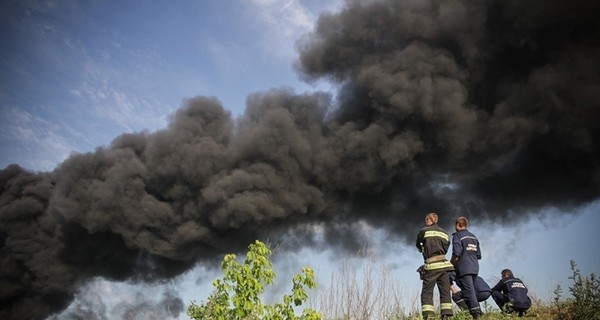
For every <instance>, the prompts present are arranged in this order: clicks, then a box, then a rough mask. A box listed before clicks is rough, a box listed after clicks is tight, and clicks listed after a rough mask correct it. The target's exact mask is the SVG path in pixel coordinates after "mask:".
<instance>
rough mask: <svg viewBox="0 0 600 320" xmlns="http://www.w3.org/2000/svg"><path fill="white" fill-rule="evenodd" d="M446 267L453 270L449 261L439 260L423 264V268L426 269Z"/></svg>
mask: <svg viewBox="0 0 600 320" xmlns="http://www.w3.org/2000/svg"><path fill="white" fill-rule="evenodd" d="M446 268H450V269H451V270H454V266H453V265H452V263H450V261H440V262H434V263H427V264H425V270H427V271H430V270H438V269H446Z"/></svg>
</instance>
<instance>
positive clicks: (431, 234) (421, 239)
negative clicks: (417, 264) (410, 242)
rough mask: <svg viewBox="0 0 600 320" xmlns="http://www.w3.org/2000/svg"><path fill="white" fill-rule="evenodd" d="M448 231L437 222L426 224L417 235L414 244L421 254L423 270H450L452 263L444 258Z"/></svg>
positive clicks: (448, 243)
mask: <svg viewBox="0 0 600 320" xmlns="http://www.w3.org/2000/svg"><path fill="white" fill-rule="evenodd" d="M449 239H450V237H449V236H448V233H446V231H445V230H444V229H442V228H440V227H439V226H438V225H437V224H433V225H430V226H426V227H424V228H423V229H421V231H419V234H418V235H417V242H416V246H417V249H418V250H419V252H421V253H422V254H423V260H424V261H425V270H452V269H453V266H452V264H451V263H450V262H449V261H447V260H446V257H445V256H446V253H447V252H448V248H449V247H450V240H449Z"/></svg>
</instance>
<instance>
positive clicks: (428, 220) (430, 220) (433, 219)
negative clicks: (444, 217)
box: [425, 212, 438, 226]
mask: <svg viewBox="0 0 600 320" xmlns="http://www.w3.org/2000/svg"><path fill="white" fill-rule="evenodd" d="M437 222H438V215H437V213H435V212H430V213H428V214H427V215H425V225H427V226H431V225H434V224H436V223H437Z"/></svg>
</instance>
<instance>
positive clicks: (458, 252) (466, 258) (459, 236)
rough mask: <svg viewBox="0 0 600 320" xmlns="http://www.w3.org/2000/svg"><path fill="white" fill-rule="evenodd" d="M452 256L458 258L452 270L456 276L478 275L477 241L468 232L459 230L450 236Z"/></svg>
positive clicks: (479, 251) (478, 250)
mask: <svg viewBox="0 0 600 320" xmlns="http://www.w3.org/2000/svg"><path fill="white" fill-rule="evenodd" d="M452 255H453V256H458V257H459V259H458V261H457V262H456V263H455V265H454V268H455V270H456V275H457V276H458V277H462V276H465V275H468V274H479V261H478V260H480V259H481V250H480V247H479V240H478V239H477V237H475V235H473V234H472V233H471V232H469V230H466V229H465V230H461V231H457V232H455V233H453V234H452Z"/></svg>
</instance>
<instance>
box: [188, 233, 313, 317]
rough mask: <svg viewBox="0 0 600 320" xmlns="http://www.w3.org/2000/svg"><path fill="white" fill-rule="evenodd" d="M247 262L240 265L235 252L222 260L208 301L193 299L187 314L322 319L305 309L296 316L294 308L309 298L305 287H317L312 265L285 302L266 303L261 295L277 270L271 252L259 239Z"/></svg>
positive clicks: (300, 275)
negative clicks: (220, 275) (199, 302)
mask: <svg viewBox="0 0 600 320" xmlns="http://www.w3.org/2000/svg"><path fill="white" fill-rule="evenodd" d="M248 248H249V251H248V253H247V254H246V260H245V261H244V264H239V263H238V262H237V260H236V255H235V254H228V255H225V257H224V259H223V263H222V265H221V266H222V269H223V273H224V276H223V279H216V280H215V281H213V286H214V287H215V289H214V291H213V293H212V294H211V295H210V297H209V298H208V301H207V302H206V303H203V304H196V303H195V302H194V301H192V303H191V305H190V306H189V307H188V310H187V314H188V315H189V316H190V317H192V318H193V319H198V320H199V319H203V320H238V319H239V320H242V319H243V320H259V319H260V320H319V319H321V315H320V314H319V313H317V312H315V311H313V310H311V309H305V310H304V311H303V312H302V315H300V316H296V314H295V311H294V307H299V306H301V305H302V303H304V302H305V301H306V300H307V299H308V294H307V293H306V288H315V287H316V282H315V281H314V273H313V270H312V269H311V268H307V267H305V268H303V269H302V272H301V273H300V274H297V275H296V276H294V278H293V286H292V293H291V294H290V295H284V296H283V299H282V300H283V301H282V302H281V303H277V304H274V305H267V304H264V303H263V302H262V300H261V294H262V293H263V292H264V291H265V287H266V286H267V285H270V284H272V283H273V279H275V272H273V270H272V265H271V262H270V261H269V257H270V256H271V254H272V252H271V250H269V248H267V246H266V245H265V244H264V243H262V242H260V241H258V240H257V241H256V242H254V243H253V244H251V245H250V246H249V247H248Z"/></svg>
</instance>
